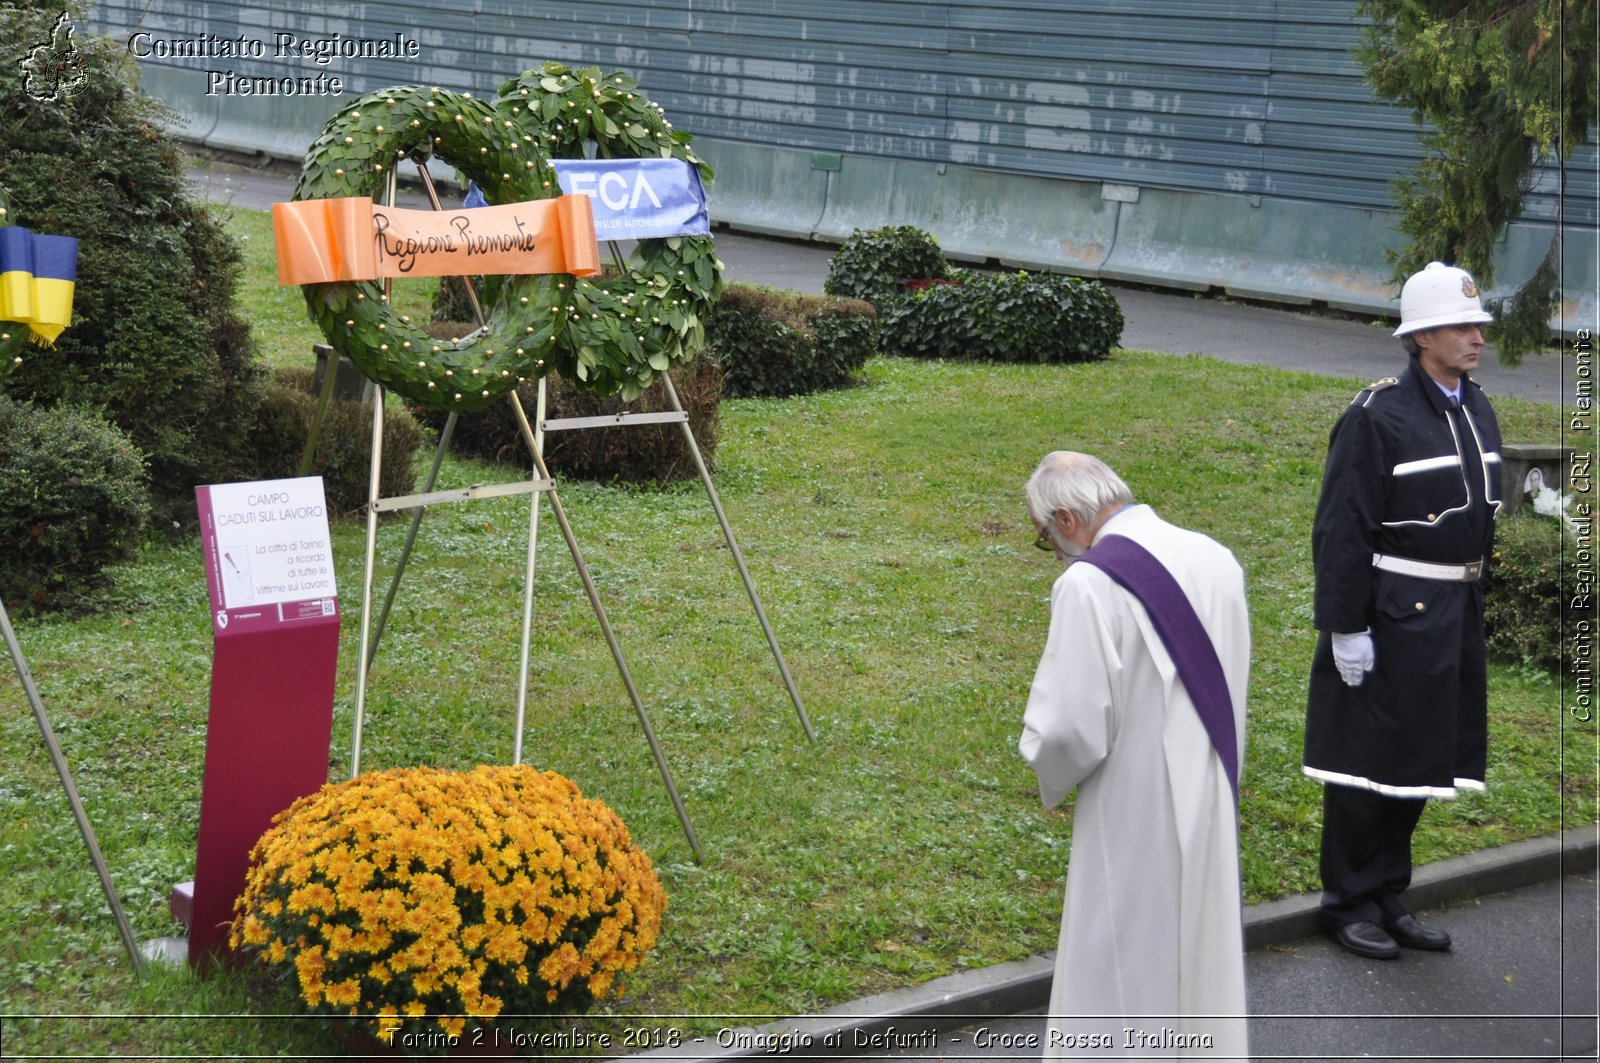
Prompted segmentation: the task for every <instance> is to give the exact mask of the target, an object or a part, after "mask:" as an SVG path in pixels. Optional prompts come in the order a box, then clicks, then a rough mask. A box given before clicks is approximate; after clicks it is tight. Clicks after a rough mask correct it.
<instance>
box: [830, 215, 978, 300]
mask: <svg viewBox="0 0 1600 1063" xmlns="http://www.w3.org/2000/svg"><path fill="white" fill-rule="evenodd" d="M949 275H950V264H949V262H947V261H946V260H945V257H944V252H943V251H941V250H939V241H938V240H936V239H934V237H933V235H932V234H930V233H928V232H925V231H924V230H922V229H919V228H917V227H916V226H914V225H885V226H883V227H882V228H880V229H866V230H863V229H857V230H855V231H854V232H852V233H851V234H850V238H849V239H848V240H846V241H845V242H844V244H843V246H841V247H840V248H839V250H838V251H837V252H836V253H835V254H834V256H833V260H832V261H831V262H830V263H829V264H828V276H827V279H826V280H824V281H823V282H822V290H823V291H824V292H826V293H827V294H829V295H839V296H843V297H845V298H847V299H865V300H866V301H867V302H869V303H871V304H872V305H873V306H875V307H877V308H878V309H879V310H880V311H881V310H883V309H884V308H885V307H886V306H888V305H889V304H890V303H892V302H894V301H896V300H897V299H899V298H900V294H901V288H900V285H901V282H902V281H908V280H911V281H915V280H939V279H942V278H945V277H948V276H949Z"/></svg>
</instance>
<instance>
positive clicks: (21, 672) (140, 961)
mask: <svg viewBox="0 0 1600 1063" xmlns="http://www.w3.org/2000/svg"><path fill="white" fill-rule="evenodd" d="M0 635H4V636H5V643H6V649H7V650H9V651H10V652H11V663H12V664H13V665H15V666H16V669H17V678H18V679H19V680H21V682H22V690H23V693H24V694H26V695H27V698H28V704H29V705H30V706H32V707H33V718H34V719H35V720H37V721H38V723H39V733H40V734H41V735H43V736H44V744H45V748H46V749H48V750H49V751H50V761H51V763H52V764H54V765H55V768H56V775H57V776H58V777H59V778H60V779H61V789H62V790H63V791H64V792H65V793H66V795H67V802H68V803H69V804H70V805H72V816H73V818H74V819H76V820H77V821H78V833H79V834H81V835H83V844H84V845H85V846H87V847H88V849H89V859H90V860H91V861H92V862H93V863H94V870H95V874H97V875H99V876H100V888H101V889H102V890H104V891H105V895H106V903H107V904H108V905H110V906H111V916H112V918H114V919H115V920H116V921H117V930H118V932H119V933H121V935H122V947H123V948H125V949H127V950H128V959H129V961H130V962H132V964H133V969H134V971H135V972H136V973H138V974H143V973H144V957H143V956H141V955H140V954H139V944H138V942H137V941H135V940H134V937H133V927H131V926H129V925H128V916H127V913H125V912H124V911H123V910H122V902H121V901H120V900H118V899H117V888H116V886H115V885H113V884H112V882H111V871H110V869H109V868H107V867H106V858H105V857H104V856H102V855H101V853H100V843H99V842H97V841H96V840H95V836H94V827H92V826H90V824H89V815H88V813H86V812H85V811H84V809H83V800H82V798H80V797H79V796H78V788H77V786H76V785H74V784H73V781H72V772H71V771H70V770H69V769H68V768H67V758H66V757H65V756H63V755H62V753H61V744H60V743H59V742H57V741H56V732H55V728H53V727H51V726H50V716H49V714H48V713H46V712H45V709H44V700H43V699H42V698H40V697H39V688H38V687H36V686H34V683H33V675H32V673H30V672H29V671H28V662H27V661H26V660H25V659H24V658H23V656H22V644H21V643H19V642H18V641H17V633H16V632H15V631H13V630H12V628H11V617H10V616H9V615H8V614H7V613H6V605H5V603H4V602H0Z"/></svg>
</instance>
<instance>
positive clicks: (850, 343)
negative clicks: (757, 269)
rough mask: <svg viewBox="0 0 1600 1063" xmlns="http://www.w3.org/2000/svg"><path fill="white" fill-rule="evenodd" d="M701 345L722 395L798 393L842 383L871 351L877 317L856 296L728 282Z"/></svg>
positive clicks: (743, 395)
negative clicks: (718, 375) (715, 364)
mask: <svg viewBox="0 0 1600 1063" xmlns="http://www.w3.org/2000/svg"><path fill="white" fill-rule="evenodd" d="M706 346H707V347H709V348H710V349H711V350H712V351H713V352H715V355H716V357H717V359H718V360H719V361H720V362H721V363H722V371H723V374H724V378H723V383H722V390H723V393H724V394H726V395H727V396H728V397H730V398H745V397H749V396H767V397H782V396H786V395H804V394H807V393H809V392H812V391H819V390H821V389H823V388H833V387H838V386H840V385H841V384H844V383H845V382H847V381H848V380H849V379H850V375H851V374H852V373H854V372H855V371H856V370H858V369H860V368H861V367H862V366H863V365H865V364H866V361H867V359H868V358H870V357H872V355H873V354H874V353H876V351H877V348H878V314H877V311H875V310H874V309H873V308H872V304H870V303H867V302H864V301H862V300H859V299H839V298H833V297H830V296H815V295H803V294H801V293H799V292H788V291H776V290H774V289H771V288H762V287H759V286H756V285H750V284H730V285H729V286H728V288H727V289H726V290H725V291H724V292H723V293H722V298H721V299H719V300H718V301H717V306H716V309H715V310H714V311H713V312H712V314H711V320H710V322H709V324H708V327H707V330H706Z"/></svg>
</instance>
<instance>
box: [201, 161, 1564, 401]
mask: <svg viewBox="0 0 1600 1063" xmlns="http://www.w3.org/2000/svg"><path fill="white" fill-rule="evenodd" d="M188 178H189V184H190V187H191V188H192V189H193V190H194V192H195V193H196V194H197V195H202V196H205V197H207V198H209V199H212V200H214V201H217V202H220V203H231V204H234V205H236V206H239V207H243V208H248V209H252V210H264V209H267V208H269V207H270V206H271V205H272V204H273V203H277V202H283V201H285V200H288V199H290V198H291V197H292V196H293V193H294V180H295V172H294V170H293V169H292V168H289V167H286V166H283V165H274V166H270V167H266V168H261V169H253V168H249V167H242V166H238V165H234V164H231V163H224V162H196V163H195V164H194V165H192V166H191V167H190V169H189V171H188ZM713 202H714V200H713ZM401 204H402V205H403V206H414V207H419V208H421V207H427V206H428V205H429V204H428V201H427V200H426V199H425V198H424V197H423V196H422V194H421V193H420V192H419V191H416V190H409V191H406V192H404V193H403V194H402V196H401ZM713 237H714V239H715V242H716V248H717V255H718V257H719V258H721V259H722V261H723V264H724V266H725V269H724V275H725V276H727V277H728V278H729V279H730V280H734V281H741V282H744V283H749V284H763V285H766V286H768V287H772V288H786V289H791V290H794V291H800V292H808V293H811V294H821V292H822V283H823V281H824V280H825V279H826V277H827V275H828V264H829V262H830V261H831V260H832V258H833V253H834V251H835V250H836V248H835V247H834V245H832V244H825V243H820V242H817V241H810V240H785V239H775V238H771V237H766V236H759V235H753V234H750V233H742V232H738V231H735V230H731V229H726V228H719V229H717V230H715V232H714V233H713ZM1110 287H1111V289H1112V291H1113V293H1114V294H1115V295H1116V297H1117V302H1118V304H1119V305H1120V306H1121V307H1122V314H1123V318H1124V321H1125V324H1124V327H1123V331H1122V339H1121V345H1122V346H1123V347H1127V348H1131V349H1136V350H1146V351H1157V352H1161V353H1166V354H1200V355H1205V356H1208V357H1211V358H1216V359H1218V360H1221V361H1225V362H1238V363H1244V364H1249V365H1271V366H1278V367H1280V368H1284V369H1296V370H1304V371H1307V372H1314V373H1320V374H1323V375H1326V376H1333V377H1343V378H1346V379H1349V380H1351V381H1353V382H1355V384H1356V388H1359V387H1360V386H1362V385H1365V384H1367V383H1370V382H1371V381H1373V380H1377V379H1379V378H1381V377H1385V376H1390V375H1393V374H1394V373H1397V372H1398V371H1399V370H1401V369H1402V368H1404V366H1405V361H1406V359H1405V354H1404V352H1403V351H1402V350H1401V348H1400V341H1398V340H1396V339H1394V338H1393V337H1391V336H1390V332H1391V331H1392V330H1393V328H1394V325H1393V323H1388V322H1377V321H1374V320H1357V319H1354V318H1352V317H1350V316H1349V315H1345V314H1340V313H1314V312H1311V311H1310V310H1308V309H1300V310H1296V309H1291V308H1279V307H1272V306H1262V305H1257V304H1252V303H1245V302H1238V301H1233V300H1227V299H1218V298H1211V297H1207V296H1203V295H1197V294H1194V293H1191V292H1174V291H1164V290H1156V289H1151V288H1141V287H1132V286H1128V285H1119V284H1112V285H1110ZM1397 300H1398V296H1397ZM1576 367H1577V360H1576V359H1574V358H1570V357H1563V356H1562V355H1560V354H1543V355H1534V356H1531V357H1529V358H1526V359H1524V360H1523V362H1522V363H1521V364H1520V365H1519V366H1517V367H1515V368H1507V367H1504V366H1502V365H1501V364H1500V359H1499V355H1498V354H1496V353H1494V352H1493V350H1492V348H1491V349H1486V353H1485V355H1484V359H1483V362H1482V364H1481V365H1480V366H1479V368H1478V371H1477V372H1475V373H1473V374H1472V377H1473V379H1474V380H1476V381H1477V382H1478V383H1479V385H1481V386H1482V387H1483V389H1484V391H1485V392H1486V393H1487V394H1488V395H1489V396H1490V397H1491V398H1494V397H1499V396H1515V397H1517V398H1523V399H1529V400H1531V401H1534V402H1545V403H1562V402H1570V401H1571V400H1572V398H1573V396H1574V395H1575V394H1576V390H1575V389H1576V386H1577V381H1576V379H1575V375H1574V374H1575V372H1576ZM1591 383H1592V381H1591ZM1354 390H1355V389H1352V394H1353V393H1354Z"/></svg>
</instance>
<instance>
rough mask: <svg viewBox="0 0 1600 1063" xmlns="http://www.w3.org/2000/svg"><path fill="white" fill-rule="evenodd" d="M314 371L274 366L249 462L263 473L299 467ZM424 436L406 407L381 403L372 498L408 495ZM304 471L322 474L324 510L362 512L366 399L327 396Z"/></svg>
mask: <svg viewBox="0 0 1600 1063" xmlns="http://www.w3.org/2000/svg"><path fill="white" fill-rule="evenodd" d="M315 372H316V371H315V370H314V369H310V368H305V367H297V368H294V369H280V370H278V374H277V377H276V378H275V380H274V382H273V383H270V384H268V385H266V387H265V388H263V389H262V390H263V392H264V393H265V397H264V399H263V402H262V415H261V423H262V427H261V429H260V430H258V432H257V434H256V437H255V439H256V442H257V444H258V446H259V447H260V449H259V451H258V453H256V455H255V456H254V461H255V463H256V465H257V467H258V468H260V469H261V470H262V478H263V479H278V478H281V477H288V476H294V475H295V474H296V472H297V471H298V469H299V466H300V458H301V457H302V456H303V455H304V453H305V449H306V440H307V439H308V438H309V437H310V432H311V420H312V417H313V416H314V415H315V414H316V407H317V397H316V396H315V395H313V394H312V392H311V387H312V379H313V377H314V376H315ZM427 443H428V433H427V431H425V430H424V429H423V427H422V425H421V424H419V423H418V422H417V419H416V418H415V417H414V416H412V414H411V412H410V411H409V410H407V409H405V408H404V407H403V406H397V405H395V404H394V403H390V404H389V405H388V406H386V407H384V411H383V470H382V472H381V473H380V474H379V478H378V491H379V494H380V497H383V498H394V497H395V496H397V495H408V494H410V493H411V492H412V491H413V490H414V489H415V488H416V483H417V470H416V457H417V452H418V451H419V450H421V449H422V448H423V447H424V446H425V445H426V444H427ZM310 474H311V475H313V476H321V477H322V491H323V495H324V497H325V499H326V501H327V507H328V512H329V513H330V514H333V515H334V516H335V517H346V516H351V515H353V514H356V513H359V512H362V511H363V509H364V507H365V506H366V504H367V490H368V486H369V484H370V482H371V479H372V407H371V406H369V405H368V404H366V403H364V402H352V401H349V400H347V399H340V398H334V399H333V400H332V401H331V402H329V403H328V412H327V415H326V416H325V417H324V418H323V421H322V431H321V432H320V433H319V434H318V436H317V449H316V453H315V454H313V455H312V458H311V473H310Z"/></svg>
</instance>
